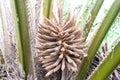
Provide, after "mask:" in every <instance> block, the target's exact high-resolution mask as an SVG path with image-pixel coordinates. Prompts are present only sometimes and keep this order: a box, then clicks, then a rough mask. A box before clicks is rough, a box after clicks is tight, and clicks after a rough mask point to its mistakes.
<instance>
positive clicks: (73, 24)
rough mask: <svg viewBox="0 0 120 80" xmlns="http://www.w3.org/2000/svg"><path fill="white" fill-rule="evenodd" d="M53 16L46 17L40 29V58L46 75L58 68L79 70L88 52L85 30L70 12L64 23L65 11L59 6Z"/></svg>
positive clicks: (61, 69) (38, 47)
mask: <svg viewBox="0 0 120 80" xmlns="http://www.w3.org/2000/svg"><path fill="white" fill-rule="evenodd" d="M51 14H52V18H51V19H47V18H44V20H43V23H42V24H40V26H39V30H38V35H37V36H38V37H37V38H38V42H39V46H37V49H38V50H39V51H38V58H39V61H40V62H41V63H42V67H43V68H44V69H45V70H46V71H47V73H46V75H45V76H46V77H48V76H50V75H51V74H52V73H55V72H57V71H58V70H60V71H64V70H68V71H71V72H77V70H78V66H79V64H80V63H81V58H83V57H84V56H85V55H86V53H85V49H86V47H87V45H86V43H85V42H84V37H83V30H82V29H80V28H79V27H78V26H77V21H76V19H75V17H74V16H72V15H71V14H70V13H68V15H67V17H66V20H65V21H64V23H63V15H62V14H63V12H62V9H61V8H58V10H57V13H54V12H52V13H51Z"/></svg>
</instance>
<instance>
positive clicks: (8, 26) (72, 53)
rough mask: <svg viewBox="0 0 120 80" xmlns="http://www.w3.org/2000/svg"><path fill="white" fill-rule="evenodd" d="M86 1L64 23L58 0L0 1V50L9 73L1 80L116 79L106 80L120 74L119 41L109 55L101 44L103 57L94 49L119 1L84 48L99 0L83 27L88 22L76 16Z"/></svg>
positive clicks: (112, 18) (83, 10) (107, 26)
mask: <svg viewBox="0 0 120 80" xmlns="http://www.w3.org/2000/svg"><path fill="white" fill-rule="evenodd" d="M88 1H89V0H85V5H83V7H82V8H81V10H80V12H79V14H78V15H77V16H76V15H74V14H72V13H68V17H67V18H66V20H63V19H62V17H63V14H62V9H64V7H63V3H64V1H62V0H58V1H57V0H34V1H33V0H26V1H24V0H11V1H10V0H9V1H7V0H4V2H3V1H2V0H0V4H1V5H0V6H1V9H0V10H1V13H2V16H1V17H2V23H3V24H2V29H3V33H2V35H3V37H2V38H3V43H1V46H2V53H3V57H4V60H5V65H6V68H5V70H6V71H9V72H8V73H7V74H6V75H7V76H8V77H7V78H6V80H8V79H9V80H17V79H19V80H27V79H28V80H35V79H38V80H47V79H48V80H49V79H50V80H84V79H88V80H96V79H97V80H104V79H110V78H114V79H115V78H116V79H119V77H117V75H116V76H115V77H109V78H108V76H109V75H110V74H111V73H112V72H113V70H114V69H116V72H117V74H120V71H119V66H118V65H119V61H120V54H119V53H120V42H119V40H118V41H116V44H115V43H114V45H115V46H114V49H113V50H114V51H111V52H109V51H108V50H107V48H106V45H105V46H104V47H103V53H104V54H105V57H104V56H103V55H102V54H100V53H99V51H98V48H99V47H100V45H101V43H102V41H103V39H104V37H105V35H106V34H107V32H108V31H109V29H110V27H111V25H112V24H113V22H114V21H115V19H116V17H117V15H118V13H119V11H120V0H114V2H113V4H112V6H111V8H110V9H109V11H108V13H107V15H106V17H105V18H104V20H103V21H102V23H101V25H100V26H99V29H98V30H97V32H96V33H95V36H94V38H93V39H92V38H91V39H89V40H90V41H91V44H89V43H88V44H87V45H86V42H87V38H89V37H88V34H89V33H90V29H91V28H92V26H93V22H94V21H95V18H96V16H97V15H98V12H99V10H100V8H101V6H102V3H103V1H104V0H96V2H95V4H94V7H93V8H91V9H90V10H89V11H90V14H91V16H90V20H89V21H88V22H87V23H84V22H85V21H86V20H87V19H81V17H82V16H83V15H84V14H85V10H86V7H87V3H88ZM52 10H53V13H52ZM56 11H57V13H56ZM42 13H44V14H43V15H44V16H43V15H42ZM90 14H88V15H90ZM79 20H80V21H79ZM62 22H64V24H63V23H62ZM82 22H83V23H82ZM81 24H82V27H80V28H79V26H80V25H81ZM72 35H73V36H72ZM47 42H49V43H47ZM56 52H57V53H56ZM76 53H77V54H76ZM86 53H87V54H86ZM106 53H107V55H106ZM51 55H52V56H51ZM86 55H87V56H86ZM96 58H97V59H96ZM100 58H101V59H100ZM94 65H96V66H95V67H94ZM117 66H118V68H116V67H117ZM23 70H24V72H25V73H24V72H23ZM10 71H11V73H10ZM116 72H115V71H114V72H113V73H112V74H113V75H112V76H114V73H116ZM5 77H6V76H5Z"/></svg>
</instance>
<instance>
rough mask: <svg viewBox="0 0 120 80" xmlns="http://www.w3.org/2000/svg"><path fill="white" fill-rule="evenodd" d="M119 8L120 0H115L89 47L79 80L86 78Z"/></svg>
mask: <svg viewBox="0 0 120 80" xmlns="http://www.w3.org/2000/svg"><path fill="white" fill-rule="evenodd" d="M119 9H120V1H118V0H115V1H114V3H113V4H112V6H111V8H110V10H109V12H108V14H107V15H106V17H105V19H104V20H103V22H102V24H101V26H100V28H99V30H98V32H97V34H96V36H95V37H94V39H93V41H92V44H91V45H90V48H89V49H88V57H86V58H85V59H84V61H83V62H82V65H81V68H80V71H79V73H78V77H77V80H83V79H84V78H85V76H86V73H87V71H88V68H89V66H90V64H91V62H92V59H93V58H94V56H95V53H96V52H97V50H98V48H99V46H100V44H101V42H102V40H103V39H104V37H105V35H106V33H107V31H108V30H109V28H110V26H111V24H112V23H113V21H114V20H115V18H116V16H117V14H118V13H119Z"/></svg>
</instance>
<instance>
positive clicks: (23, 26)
mask: <svg viewBox="0 0 120 80" xmlns="http://www.w3.org/2000/svg"><path fill="white" fill-rule="evenodd" d="M15 7H16V13H17V15H18V18H19V21H18V28H17V29H18V35H19V37H18V39H20V40H19V41H20V43H19V45H21V46H20V47H19V48H20V50H22V51H21V53H20V54H22V59H23V68H24V70H25V73H26V76H27V75H28V74H32V75H33V76H34V70H33V60H32V54H31V49H30V39H29V33H28V27H29V26H28V18H27V11H26V7H25V1H24V0H15ZM20 57H21V56H20Z"/></svg>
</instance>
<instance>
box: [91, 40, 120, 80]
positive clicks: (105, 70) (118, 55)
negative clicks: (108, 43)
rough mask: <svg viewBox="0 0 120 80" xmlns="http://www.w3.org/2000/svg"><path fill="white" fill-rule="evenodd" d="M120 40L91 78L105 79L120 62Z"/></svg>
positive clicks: (92, 79)
mask: <svg viewBox="0 0 120 80" xmlns="http://www.w3.org/2000/svg"><path fill="white" fill-rule="evenodd" d="M119 61H120V42H119V43H118V44H117V46H116V47H115V49H114V50H113V51H112V52H111V53H110V54H109V55H108V56H107V57H106V59H105V60H104V61H103V62H102V63H101V65H100V66H99V67H98V68H97V69H96V71H95V72H94V73H93V74H92V75H91V76H90V78H89V80H96V79H98V80H105V79H107V78H108V76H109V75H110V74H111V73H112V72H113V70H114V69H115V68H116V67H117V66H118V65H119V64H120V62H119Z"/></svg>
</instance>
